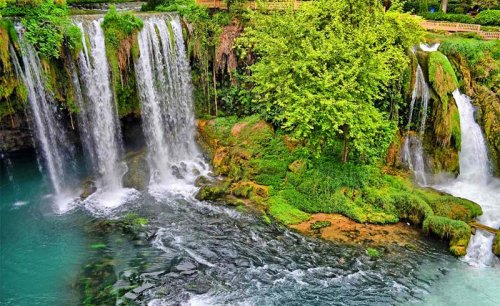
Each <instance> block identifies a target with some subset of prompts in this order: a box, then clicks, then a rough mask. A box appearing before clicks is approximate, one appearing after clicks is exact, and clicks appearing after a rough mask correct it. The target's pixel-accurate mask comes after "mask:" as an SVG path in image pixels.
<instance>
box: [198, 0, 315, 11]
mask: <svg viewBox="0 0 500 306" xmlns="http://www.w3.org/2000/svg"><path fill="white" fill-rule="evenodd" d="M303 2H308V1H295V0H291V1H289V0H284V1H249V2H246V3H245V4H244V5H245V7H247V8H250V9H265V10H285V9H288V8H292V7H293V9H294V10H296V9H298V8H299V7H300V5H301V4H302V3H303ZM196 4H198V5H202V6H205V7H208V8H216V9H227V3H226V2H225V1H222V0H196Z"/></svg>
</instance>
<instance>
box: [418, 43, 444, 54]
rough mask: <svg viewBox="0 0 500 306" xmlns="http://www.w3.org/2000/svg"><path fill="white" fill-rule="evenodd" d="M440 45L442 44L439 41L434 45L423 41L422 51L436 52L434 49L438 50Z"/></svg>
mask: <svg viewBox="0 0 500 306" xmlns="http://www.w3.org/2000/svg"><path fill="white" fill-rule="evenodd" d="M439 46H440V44H439V43H435V44H432V45H428V44H424V43H421V44H420V49H422V51H425V52H434V51H437V50H438V48H439Z"/></svg>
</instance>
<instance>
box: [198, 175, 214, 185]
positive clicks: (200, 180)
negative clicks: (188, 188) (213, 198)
mask: <svg viewBox="0 0 500 306" xmlns="http://www.w3.org/2000/svg"><path fill="white" fill-rule="evenodd" d="M210 183H211V181H210V179H209V178H207V177H206V176H199V177H197V178H196V180H195V181H194V185H195V186H196V187H202V186H205V185H209V184H210Z"/></svg>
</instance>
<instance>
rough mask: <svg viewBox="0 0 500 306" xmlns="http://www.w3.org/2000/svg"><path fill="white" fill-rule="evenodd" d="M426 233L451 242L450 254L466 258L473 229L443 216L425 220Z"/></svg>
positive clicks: (461, 222)
mask: <svg viewBox="0 0 500 306" xmlns="http://www.w3.org/2000/svg"><path fill="white" fill-rule="evenodd" d="M423 228H424V231H425V232H427V233H432V234H435V235H437V236H438V237H440V238H441V239H449V240H450V244H449V245H450V252H451V253H452V254H453V255H455V256H464V255H465V254H466V253H467V246H468V245H469V240H470V235H471V228H470V226H469V225H468V224H467V223H465V222H463V221H457V220H451V219H449V218H446V217H441V216H431V217H428V218H427V219H425V221H424V224H423Z"/></svg>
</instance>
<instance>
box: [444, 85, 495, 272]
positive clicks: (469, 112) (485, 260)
mask: <svg viewBox="0 0 500 306" xmlns="http://www.w3.org/2000/svg"><path fill="white" fill-rule="evenodd" d="M453 97H454V98H455V102H456V103H457V107H458V111H459V113H460V127H461V135H462V148H461V150H460V154H459V158H460V174H459V175H458V177H457V178H456V179H455V180H452V181H448V182H446V183H442V184H439V185H437V186H435V187H437V188H438V189H440V190H442V191H445V192H447V193H450V194H452V195H454V196H457V197H461V198H465V199H468V200H471V201H474V202H476V203H478V204H479V205H481V207H482V209H483V215H482V216H480V217H479V218H478V221H479V222H480V223H482V224H485V225H488V226H490V227H493V228H499V227H500V180H499V179H496V178H494V177H493V176H492V174H491V171H490V163H489V160H488V150H487V147H486V143H485V140H484V137H483V134H482V132H481V128H480V127H479V125H478V124H477V123H476V122H475V121H474V106H473V105H472V104H471V101H470V98H469V97H468V96H466V95H463V94H461V93H460V92H459V90H458V89H457V90H455V91H454V92H453ZM493 238H494V237H493V234H490V233H488V232H485V231H482V230H477V232H476V234H475V235H473V236H472V237H471V241H470V243H469V247H468V248H467V256H465V261H467V262H468V263H469V264H471V265H474V266H488V265H494V264H495V263H498V259H497V258H496V257H495V255H494V254H493V252H492V244H493Z"/></svg>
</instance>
